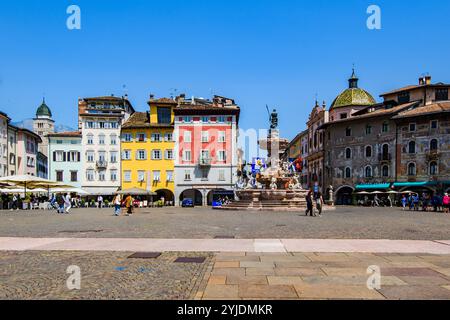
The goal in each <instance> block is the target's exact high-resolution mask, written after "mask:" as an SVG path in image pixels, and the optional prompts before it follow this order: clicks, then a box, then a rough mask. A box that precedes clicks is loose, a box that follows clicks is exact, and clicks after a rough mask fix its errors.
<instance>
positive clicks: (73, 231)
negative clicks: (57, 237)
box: [59, 230, 103, 233]
mask: <svg viewBox="0 0 450 320" xmlns="http://www.w3.org/2000/svg"><path fill="white" fill-rule="evenodd" d="M102 231H103V230H63V231H59V233H97V232H102Z"/></svg>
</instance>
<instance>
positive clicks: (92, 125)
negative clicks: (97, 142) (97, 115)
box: [86, 121, 96, 129]
mask: <svg viewBox="0 0 450 320" xmlns="http://www.w3.org/2000/svg"><path fill="white" fill-rule="evenodd" d="M95 127H96V125H95V122H93V121H87V122H86V128H88V129H95Z"/></svg>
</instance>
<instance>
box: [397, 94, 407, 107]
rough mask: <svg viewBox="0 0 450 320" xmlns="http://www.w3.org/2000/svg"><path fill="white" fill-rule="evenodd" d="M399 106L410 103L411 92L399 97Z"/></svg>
mask: <svg viewBox="0 0 450 320" xmlns="http://www.w3.org/2000/svg"><path fill="white" fill-rule="evenodd" d="M397 100H398V103H399V104H403V103H408V102H409V101H410V97H409V92H401V93H399V94H398V95H397Z"/></svg>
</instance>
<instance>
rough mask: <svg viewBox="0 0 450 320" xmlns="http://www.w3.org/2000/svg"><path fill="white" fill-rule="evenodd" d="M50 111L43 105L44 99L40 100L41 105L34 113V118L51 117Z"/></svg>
mask: <svg viewBox="0 0 450 320" xmlns="http://www.w3.org/2000/svg"><path fill="white" fill-rule="evenodd" d="M51 116H52V111H51V110H50V108H49V107H48V106H47V105H46V104H45V98H44V99H43V100H42V104H41V105H40V106H39V108H38V109H37V111H36V117H51Z"/></svg>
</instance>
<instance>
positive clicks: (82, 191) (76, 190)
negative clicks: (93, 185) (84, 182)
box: [50, 187, 89, 195]
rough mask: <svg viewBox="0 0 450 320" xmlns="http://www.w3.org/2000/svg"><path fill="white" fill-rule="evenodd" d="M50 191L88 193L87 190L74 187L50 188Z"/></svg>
mask: <svg viewBox="0 0 450 320" xmlns="http://www.w3.org/2000/svg"><path fill="white" fill-rule="evenodd" d="M50 192H54V193H60V192H68V193H77V194H80V195H81V194H83V195H84V194H89V192H87V191H85V190H83V189H81V188H74V187H70V188H51V189H50Z"/></svg>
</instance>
